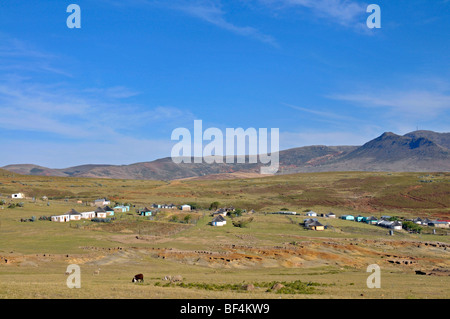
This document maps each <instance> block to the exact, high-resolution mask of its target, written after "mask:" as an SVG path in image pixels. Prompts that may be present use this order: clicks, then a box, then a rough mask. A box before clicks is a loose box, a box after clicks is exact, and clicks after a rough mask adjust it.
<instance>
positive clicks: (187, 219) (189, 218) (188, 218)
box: [184, 215, 192, 224]
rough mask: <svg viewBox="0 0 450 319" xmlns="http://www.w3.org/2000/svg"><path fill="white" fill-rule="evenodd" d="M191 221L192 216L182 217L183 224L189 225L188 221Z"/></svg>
mask: <svg viewBox="0 0 450 319" xmlns="http://www.w3.org/2000/svg"><path fill="white" fill-rule="evenodd" d="M191 219H192V216H191V215H186V216H184V222H185V223H186V224H189V221H190V220H191Z"/></svg>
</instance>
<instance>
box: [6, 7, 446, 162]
mask: <svg viewBox="0 0 450 319" xmlns="http://www.w3.org/2000/svg"><path fill="white" fill-rule="evenodd" d="M71 3H75V4H78V5H79V6H80V8H81V28H80V29H69V28H68V27H67V25H66V19H67V17H68V16H69V15H70V13H67V12H66V8H67V6H68V5H69V4H71ZM369 3H376V4H378V5H379V6H380V8H381V29H369V28H367V26H366V19H367V17H368V16H369V13H367V12H366V8H367V5H368V4H369ZM449 16H450V1H448V0H433V1H430V0H408V1H406V0H398V1H392V0H391V1H381V0H380V1H378V0H374V1H373V2H365V1H357V0H315V1H313V0H230V1H225V0H172V1H156V0H129V1H120V0H72V1H60V0H58V1H56V0H55V1H34V0H22V1H13V0H4V1H2V2H1V4H0V142H1V145H2V150H3V151H2V156H1V157H0V166H3V165H7V164H13V163H14V164H16V163H33V164H38V165H42V166H48V167H53V168H63V167H68V166H73V165H80V164H88V163H102V164H103V163H107V164H131V163H135V162H142V161H150V160H154V159H157V158H160V157H167V156H170V150H171V148H172V146H173V145H174V143H175V142H174V141H171V139H170V138H171V132H172V130H174V129H175V128H177V127H186V128H189V129H191V128H192V127H193V121H194V120H195V119H199V120H203V126H204V128H208V127H217V128H220V129H223V130H224V131H225V128H227V127H229V128H238V127H242V128H244V129H245V128H249V127H254V128H269V129H270V128H279V129H280V148H281V149H287V148H291V147H299V146H305V145H318V144H320V145H360V144H363V143H364V142H366V141H368V140H370V139H373V138H375V137H377V136H379V135H381V134H382V133H383V132H385V131H392V132H394V133H397V134H405V133H408V132H410V131H414V130H415V129H416V127H418V128H419V129H429V130H435V131H439V132H448V131H449V124H448V123H450V116H449V114H450V20H449V19H448V17H449Z"/></svg>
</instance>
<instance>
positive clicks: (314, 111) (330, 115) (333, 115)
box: [282, 103, 356, 121]
mask: <svg viewBox="0 0 450 319" xmlns="http://www.w3.org/2000/svg"><path fill="white" fill-rule="evenodd" d="M282 104H283V105H286V106H288V107H290V108H292V109H294V110H298V111H301V112H305V113H310V114H313V115H316V116H317V118H318V119H323V118H326V119H333V120H340V121H343V120H344V121H355V120H356V119H355V118H352V117H350V116H345V115H341V114H336V113H335V112H331V111H321V110H317V109H311V108H306V107H301V106H297V105H292V104H287V103H282Z"/></svg>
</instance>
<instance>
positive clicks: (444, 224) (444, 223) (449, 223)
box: [411, 217, 450, 228]
mask: <svg viewBox="0 0 450 319" xmlns="http://www.w3.org/2000/svg"><path fill="white" fill-rule="evenodd" d="M411 221H412V222H413V223H415V224H417V225H422V226H431V227H436V228H449V227H450V220H440V219H438V220H429V219H428V218H424V219H422V218H420V217H417V218H414V219H412V220H411Z"/></svg>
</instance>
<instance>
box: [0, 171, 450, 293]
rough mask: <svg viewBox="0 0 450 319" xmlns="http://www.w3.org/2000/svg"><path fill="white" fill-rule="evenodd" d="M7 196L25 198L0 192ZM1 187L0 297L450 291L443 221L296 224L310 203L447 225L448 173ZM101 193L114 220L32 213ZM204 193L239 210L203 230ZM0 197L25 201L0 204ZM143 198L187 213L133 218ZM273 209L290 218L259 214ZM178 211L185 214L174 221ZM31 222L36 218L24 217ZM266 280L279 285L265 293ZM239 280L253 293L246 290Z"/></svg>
mask: <svg viewBox="0 0 450 319" xmlns="http://www.w3.org/2000/svg"><path fill="white" fill-rule="evenodd" d="M17 192H23V193H24V194H26V196H27V198H26V199H22V200H11V199H9V198H7V197H8V196H9V195H10V194H12V193H17ZM0 193H1V197H0V199H3V200H4V201H5V203H4V205H1V206H0V243H1V244H0V298H96V299H99V298H100V299H102V298H133V299H135V298H239V299H246V298H249V299H254V298H270V299H272V298H405V299H406V298H449V297H450V289H449V287H450V285H449V283H450V277H449V271H450V267H449V266H450V258H449V257H450V256H449V252H450V240H449V237H448V232H449V230H448V229H438V230H437V232H436V234H433V233H432V229H431V228H429V227H425V228H424V230H423V232H422V233H421V234H412V233H409V232H407V231H404V230H399V231H395V232H394V235H393V236H388V230H387V229H384V228H381V227H378V226H374V225H367V224H364V223H357V222H353V221H345V220H341V219H339V218H337V219H330V218H324V217H319V218H318V219H319V221H320V222H321V223H322V224H324V225H326V226H327V229H326V230H324V231H312V230H307V229H305V228H304V227H303V226H302V225H301V223H302V222H303V219H305V218H306V216H304V212H305V211H308V210H310V209H312V210H314V211H315V212H317V213H319V214H326V213H328V212H330V211H332V212H334V213H335V214H336V215H337V216H339V215H342V214H354V215H359V214H360V215H363V216H372V215H373V216H376V217H380V216H383V215H389V216H398V217H400V218H415V217H418V216H420V217H421V218H424V217H428V218H430V219H436V218H445V219H450V174H448V173H435V174H429V173H428V174H421V173H360V172H339V173H315V174H295V175H286V176H272V177H265V178H252V179H236V180H224V181H218V180H178V181H140V180H107V179H88V178H58V177H42V176H21V175H17V174H12V173H9V172H5V171H1V172H0ZM42 196H47V197H48V200H45V201H44V200H42V199H41V197H42ZM102 197H107V198H109V199H111V201H112V204H114V202H127V203H131V204H133V205H135V207H134V208H132V209H131V211H130V212H129V213H118V214H116V215H115V220H113V221H112V222H111V223H95V222H92V221H87V220H82V221H72V222H69V223H54V222H50V221H46V220H39V217H41V216H51V215H55V214H61V213H65V212H67V211H69V210H70V209H72V208H74V209H76V210H77V211H80V212H82V211H89V210H92V207H90V206H89V205H88V204H87V203H88V202H90V201H92V200H94V199H96V198H102ZM33 198H34V200H33ZM79 201H81V203H79ZM214 201H218V202H220V203H221V206H229V205H233V206H234V207H236V208H240V209H245V210H246V211H247V212H248V213H244V214H243V216H241V217H236V218H233V219H231V218H229V217H227V224H226V225H225V226H223V227H212V226H211V225H210V222H211V219H212V217H211V216H210V213H211V211H209V210H208V208H209V205H210V204H211V203H212V202H214ZM10 202H11V203H19V202H21V203H23V207H15V208H8V206H9V204H10ZM152 203H167V204H170V203H174V204H176V205H181V204H184V203H193V204H195V205H196V206H197V207H198V209H197V210H195V211H193V212H189V213H187V212H181V211H179V210H175V211H172V210H167V211H160V212H158V213H157V214H156V216H153V218H152V219H148V218H147V217H140V216H137V215H136V214H135V213H134V209H135V208H141V207H144V206H149V205H151V204H152ZM281 209H288V210H292V211H296V212H298V214H301V215H295V216H285V215H274V214H270V212H273V211H279V210H281ZM251 210H253V212H252V213H249V212H250V211H251ZM186 215H190V219H189V222H188V223H185V222H180V221H183V220H184V217H185V216H186ZM32 216H35V217H36V219H37V220H36V221H34V222H21V219H29V218H31V217H32ZM174 216H176V218H177V220H178V221H177V222H175V221H174ZM239 220H241V221H242V220H244V221H247V224H245V223H244V225H245V227H236V226H234V225H233V221H234V222H235V224H236V222H237V221H239ZM70 264H76V265H79V266H80V269H81V289H69V288H68V287H67V284H66V280H67V275H66V274H65V272H66V269H67V266H68V265H70ZM371 264H377V265H379V266H380V269H381V288H376V289H369V288H368V287H367V284H366V280H367V278H368V276H369V275H370V273H368V272H367V266H368V265H371ZM416 270H422V271H424V272H426V273H428V274H430V275H426V276H420V275H416V273H415V271H416ZM95 271H99V273H98V274H95V273H94V272H95ZM137 273H142V274H144V276H145V281H144V283H132V282H131V279H132V278H133V276H134V275H135V274H137ZM169 275H170V276H175V275H180V276H182V277H183V280H182V283H172V284H170V283H169V282H168V281H165V280H163V278H164V277H165V276H169ZM275 282H279V283H283V284H284V286H285V288H284V289H281V290H279V291H274V290H271V289H269V288H270V287H269V286H268V285H269V284H270V285H271V284H273V283H275ZM308 283H309V284H308ZM249 284H252V285H253V286H254V289H250V290H248V289H244V288H243V287H246V285H249ZM305 285H306V286H305Z"/></svg>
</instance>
